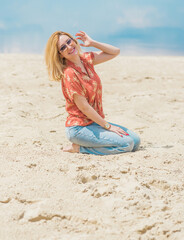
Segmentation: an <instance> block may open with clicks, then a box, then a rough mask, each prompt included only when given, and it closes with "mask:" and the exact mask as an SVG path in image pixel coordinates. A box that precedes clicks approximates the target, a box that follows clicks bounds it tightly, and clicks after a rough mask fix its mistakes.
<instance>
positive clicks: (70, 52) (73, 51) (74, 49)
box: [68, 47, 76, 54]
mask: <svg viewBox="0 0 184 240" xmlns="http://www.w3.org/2000/svg"><path fill="white" fill-rule="evenodd" d="M75 51H76V48H75V47H73V48H72V50H70V51H69V52H68V54H73V53H75Z"/></svg>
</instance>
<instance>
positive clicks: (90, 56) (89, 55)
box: [81, 52, 94, 64]
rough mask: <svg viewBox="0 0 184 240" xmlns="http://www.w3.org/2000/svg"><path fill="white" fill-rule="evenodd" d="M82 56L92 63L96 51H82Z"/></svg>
mask: <svg viewBox="0 0 184 240" xmlns="http://www.w3.org/2000/svg"><path fill="white" fill-rule="evenodd" d="M81 57H82V58H83V59H85V60H86V61H87V62H89V63H90V64H92V63H93V58H94V53H93V52H84V53H82V56H81Z"/></svg>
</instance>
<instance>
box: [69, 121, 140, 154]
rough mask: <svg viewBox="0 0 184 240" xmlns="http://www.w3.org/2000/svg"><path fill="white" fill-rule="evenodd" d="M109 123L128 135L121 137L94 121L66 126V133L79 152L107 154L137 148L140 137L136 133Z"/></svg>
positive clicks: (130, 150)
mask: <svg viewBox="0 0 184 240" xmlns="http://www.w3.org/2000/svg"><path fill="white" fill-rule="evenodd" d="M110 124H111V125H114V126H118V127H120V128H122V129H123V130H124V131H125V132H127V133H128V134H129V136H126V135H123V137H121V136H119V135H118V134H117V133H114V132H111V131H109V130H106V129H104V128H103V127H101V126H100V125H98V124H96V123H92V124H90V125H88V126H73V127H66V135H67V137H68V139H69V140H70V141H71V142H72V143H75V144H78V145H80V152H81V153H89V154H95V155H109V154H118V153H124V152H132V151H136V150H137V149H138V147H139V145H140V138H139V136H138V135H137V134H136V133H134V132H132V131H131V130H129V129H127V128H125V127H122V126H120V125H117V124H114V123H110Z"/></svg>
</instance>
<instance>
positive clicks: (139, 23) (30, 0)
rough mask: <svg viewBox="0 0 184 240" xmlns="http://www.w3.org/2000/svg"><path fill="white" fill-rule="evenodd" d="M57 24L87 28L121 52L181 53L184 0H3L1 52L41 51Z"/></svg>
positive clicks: (70, 29) (69, 29)
mask: <svg viewBox="0 0 184 240" xmlns="http://www.w3.org/2000/svg"><path fill="white" fill-rule="evenodd" d="M58 30H61V31H65V32H68V33H70V34H72V35H75V34H76V33H77V32H78V31H79V30H82V31H85V32H86V33H87V34H88V35H89V36H90V37H92V38H93V39H95V40H96V41H100V42H105V43H109V44H112V45H115V46H117V47H119V48H120V49H121V54H122V55H167V56H168V55H171V56H183V55H184V1H183V0H92V1H87V0H77V1H76V0H6V1H5V0H0V53H36V54H43V53H44V49H45V46H46V43H47V40H48V38H49V37H50V36H51V34H52V33H53V32H55V31H58ZM83 50H84V51H88V49H86V48H85V49H84V48H83Z"/></svg>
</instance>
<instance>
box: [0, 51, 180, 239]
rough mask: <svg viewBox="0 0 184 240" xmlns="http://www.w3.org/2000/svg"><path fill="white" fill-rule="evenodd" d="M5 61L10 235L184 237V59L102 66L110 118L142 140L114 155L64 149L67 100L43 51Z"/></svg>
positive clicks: (4, 183) (3, 187)
mask: <svg viewBox="0 0 184 240" xmlns="http://www.w3.org/2000/svg"><path fill="white" fill-rule="evenodd" d="M0 65H1V68H0V101H1V105H0V106H1V107H0V111H1V118H0V126H1V132H0V134H1V138H0V158H1V164H0V239H2V240H10V239H11V240H14V239H15V240H23V239H24V240H165V239H169V240H176V239H177V240H182V239H184V170H183V169H184V155H183V153H184V147H183V145H184V115H183V114H184V57H117V58H115V59H113V60H111V61H109V62H106V63H103V64H100V65H97V66H96V67H95V69H96V71H97V73H98V74H99V76H100V78H101V80H102V85H103V107H104V112H105V115H106V119H107V120H108V121H111V122H114V123H117V124H121V125H123V126H125V127H127V128H129V129H131V130H133V131H135V132H137V133H138V134H139V135H140V137H141V147H140V150H139V151H137V152H134V153H125V154H120V155H113V156H94V155H85V154H71V153H63V152H62V150H61V149H62V147H63V145H65V143H67V142H68V140H67V138H66V136H65V119H66V116H67V114H66V112H65V100H64V97H63V95H62V91H61V84H60V83H58V82H51V81H49V80H48V76H47V72H46V68H45V65H44V59H43V56H41V55H24V54H20V55H18V54H17V55H16V54H1V55H0Z"/></svg>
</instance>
